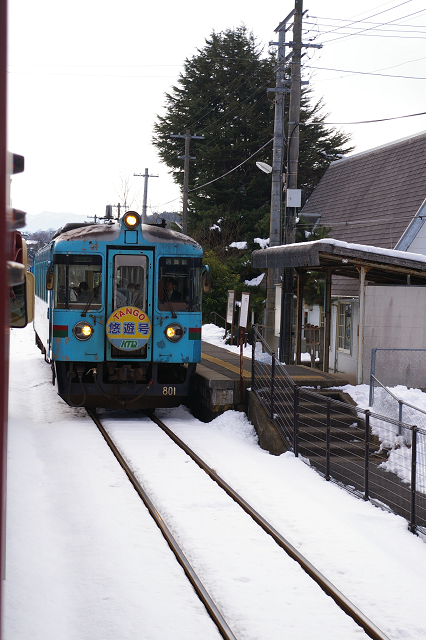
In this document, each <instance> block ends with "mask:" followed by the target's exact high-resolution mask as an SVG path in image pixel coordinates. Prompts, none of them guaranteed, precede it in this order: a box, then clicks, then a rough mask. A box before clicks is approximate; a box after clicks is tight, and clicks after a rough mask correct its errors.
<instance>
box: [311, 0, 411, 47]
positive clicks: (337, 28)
mask: <svg viewBox="0 0 426 640" xmlns="http://www.w3.org/2000/svg"><path fill="white" fill-rule="evenodd" d="M411 1H412V0H405V2H401V3H400V4H397V5H395V6H393V7H389V9H384V10H383V11H379V12H378V13H373V15H372V16H369V17H368V18H360V19H359V20H352V21H350V20H349V24H345V25H341V26H336V27H335V28H334V29H330V31H326V32H325V33H323V34H322V35H323V36H324V35H327V33H334V32H335V31H339V30H340V29H344V28H345V27H350V26H352V25H353V24H359V23H360V22H363V23H366V22H367V21H368V20H371V18H375V17H376V16H380V15H381V14H382V13H387V12H388V11H392V10H393V9H397V8H398V7H401V6H402V5H404V4H408V3H409V2H411ZM309 17H312V16H309ZM315 17H316V16H315ZM400 19H402V18H400ZM383 24H387V23H381V25H380V26H383ZM327 42H330V40H328V41H327Z"/></svg>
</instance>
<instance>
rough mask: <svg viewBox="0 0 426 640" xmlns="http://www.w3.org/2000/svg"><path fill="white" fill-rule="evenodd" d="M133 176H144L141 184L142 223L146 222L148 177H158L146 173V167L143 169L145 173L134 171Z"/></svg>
mask: <svg viewBox="0 0 426 640" xmlns="http://www.w3.org/2000/svg"><path fill="white" fill-rule="evenodd" d="M133 175H134V176H135V177H138V178H145V179H144V185H143V205H142V223H143V224H146V223H147V215H146V203H147V199H148V178H158V176H153V175H149V174H148V169H145V173H134V174H133Z"/></svg>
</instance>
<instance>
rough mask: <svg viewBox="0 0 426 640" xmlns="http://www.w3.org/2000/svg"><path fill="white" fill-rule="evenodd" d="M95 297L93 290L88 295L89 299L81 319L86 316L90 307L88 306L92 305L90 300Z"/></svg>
mask: <svg viewBox="0 0 426 640" xmlns="http://www.w3.org/2000/svg"><path fill="white" fill-rule="evenodd" d="M94 297H95V290H93V291H92V293H91V294H90V298H89V299H88V301H87V304H86V307H85V309H84V311H83V313H82V314H81V317H82V318H84V317H85V316H86V315H87V310H88V308H89V307H90V305H91V304H92V300H93V298H94Z"/></svg>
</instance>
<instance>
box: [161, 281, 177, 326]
mask: <svg viewBox="0 0 426 640" xmlns="http://www.w3.org/2000/svg"><path fill="white" fill-rule="evenodd" d="M163 293H164V300H165V301H166V302H167V304H168V305H169V309H170V311H171V312H172V318H177V315H176V311H175V310H174V309H173V307H172V301H171V300H170V299H169V296H168V294H167V291H166V288H165V286H164V285H163Z"/></svg>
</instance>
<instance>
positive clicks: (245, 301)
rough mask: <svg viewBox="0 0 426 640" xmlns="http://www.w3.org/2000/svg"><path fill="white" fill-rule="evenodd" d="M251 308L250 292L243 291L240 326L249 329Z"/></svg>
mask: <svg viewBox="0 0 426 640" xmlns="http://www.w3.org/2000/svg"><path fill="white" fill-rule="evenodd" d="M249 310H250V294H249V293H242V294H241V307H240V319H239V322H238V324H239V326H240V327H243V328H244V329H247V326H248V319H249Z"/></svg>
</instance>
